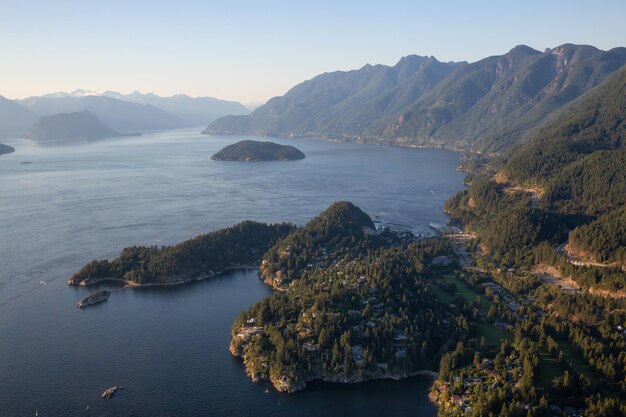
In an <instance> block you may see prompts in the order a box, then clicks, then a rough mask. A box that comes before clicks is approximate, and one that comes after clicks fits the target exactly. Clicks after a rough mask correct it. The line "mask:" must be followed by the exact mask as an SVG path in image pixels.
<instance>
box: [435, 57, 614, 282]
mask: <svg viewBox="0 0 626 417" xmlns="http://www.w3.org/2000/svg"><path fill="white" fill-rule="evenodd" d="M625 133H626V67H624V68H622V69H621V70H619V71H617V72H616V73H614V74H612V75H611V76H610V77H609V79H607V80H606V81H605V82H604V83H603V84H601V85H600V86H599V87H597V88H595V89H593V90H592V91H590V92H589V93H588V94H585V95H584V96H583V97H581V98H580V99H579V100H577V101H576V102H575V103H573V104H572V105H571V106H569V107H568V108H567V109H565V110H564V111H563V112H562V114H560V115H559V117H558V118H555V120H553V121H550V122H549V123H547V124H546V125H545V126H543V127H542V128H541V129H540V130H539V131H538V132H537V133H536V134H535V135H534V136H533V137H532V138H531V139H530V141H529V142H527V143H524V144H522V145H519V146H517V147H515V148H513V149H511V150H510V151H509V152H508V153H507V156H506V157H505V158H504V159H502V160H497V161H494V162H492V163H491V166H490V170H491V171H489V170H487V171H485V172H482V173H478V174H477V175H475V176H474V178H473V180H472V184H471V186H470V188H469V189H468V190H465V191H463V192H461V193H459V194H457V195H456V196H454V197H453V198H451V199H450V200H449V201H448V202H447V204H446V210H447V211H448V212H449V213H450V214H451V216H452V217H453V219H455V220H456V221H458V222H460V223H461V224H463V225H464V226H465V227H466V228H468V229H470V230H473V231H474V232H476V233H477V234H478V237H479V242H480V244H481V247H482V248H483V250H484V252H486V253H487V254H488V256H489V257H490V259H491V261H493V262H495V263H496V264H498V265H503V266H518V267H519V266H533V264H539V263H549V264H553V265H557V266H559V268H560V269H561V270H563V271H565V270H567V275H568V276H570V277H571V278H573V279H574V280H577V281H578V282H579V284H581V285H583V286H585V287H600V288H602V287H610V288H611V289H618V290H619V289H623V288H626V282H625V281H624V279H623V276H622V278H621V279H618V278H616V277H617V276H618V275H619V274H618V273H617V272H615V271H612V270H609V269H602V268H599V269H598V268H596V269H594V270H591V269H585V268H574V267H567V268H565V267H564V266H567V265H568V262H569V263H571V264H573V265H578V266H581V265H584V264H585V260H584V259H582V260H581V259H568V258H565V257H562V256H561V255H562V254H561V253H560V252H559V253H557V251H556V249H555V248H556V245H557V244H559V243H562V242H564V241H566V240H567V238H568V232H570V231H572V230H573V232H571V233H569V238H570V242H569V246H570V249H573V250H574V251H578V252H580V253H579V254H581V255H587V256H589V258H590V259H589V260H590V261H592V260H612V261H615V260H621V259H622V257H623V254H622V251H621V248H620V245H622V244H623V239H624V238H623V236H622V235H621V233H622V229H623V228H621V227H620V226H619V225H618V224H619V222H620V220H621V219H622V218H623V213H622V212H621V211H620V208H622V207H624V205H625V204H626V149H625V146H626V145H625V144H624V140H623V138H624V137H625V136H624V134H625ZM494 171H498V173H497V175H496V176H495V177H493V176H492V175H491V172H494ZM596 219H597V220H596ZM609 229H610V230H609ZM590 266H593V265H590ZM564 268H565V269H564Z"/></svg>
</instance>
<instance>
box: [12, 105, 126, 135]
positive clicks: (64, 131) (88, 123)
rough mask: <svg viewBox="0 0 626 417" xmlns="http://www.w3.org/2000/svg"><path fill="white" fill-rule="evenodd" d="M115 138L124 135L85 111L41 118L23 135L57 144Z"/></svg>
mask: <svg viewBox="0 0 626 417" xmlns="http://www.w3.org/2000/svg"><path fill="white" fill-rule="evenodd" d="M133 135H137V134H136V133H135V134H133ZM117 136H124V135H123V134H122V133H119V132H116V131H115V130H113V129H111V128H109V127H108V126H106V125H105V124H104V123H102V122H101V121H100V120H99V119H98V118H97V117H96V116H95V115H94V114H92V113H90V112H89V111H87V110H85V111H81V112H75V113H60V114H55V115H52V116H45V117H41V118H40V119H38V120H37V121H36V122H35V124H34V125H33V126H32V127H31V128H30V129H29V130H28V131H27V132H26V133H24V135H23V137H24V138H26V139H32V140H35V141H47V142H59V143H65V142H88V141H93V140H100V139H107V138H112V137H117Z"/></svg>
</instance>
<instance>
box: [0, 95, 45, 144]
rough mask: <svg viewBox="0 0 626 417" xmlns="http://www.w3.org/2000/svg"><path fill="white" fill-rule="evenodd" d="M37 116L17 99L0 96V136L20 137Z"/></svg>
mask: <svg viewBox="0 0 626 417" xmlns="http://www.w3.org/2000/svg"><path fill="white" fill-rule="evenodd" d="M35 120H37V116H36V115H35V114H34V113H33V112H32V111H30V110H29V109H27V108H25V107H24V106H22V105H20V104H19V103H18V102H17V101H14V100H9V99H6V98H4V97H2V96H0V138H11V137H13V138H17V137H20V136H21V135H22V134H23V133H24V132H26V129H28V128H29V127H30V126H32V124H33V123H34V122H35Z"/></svg>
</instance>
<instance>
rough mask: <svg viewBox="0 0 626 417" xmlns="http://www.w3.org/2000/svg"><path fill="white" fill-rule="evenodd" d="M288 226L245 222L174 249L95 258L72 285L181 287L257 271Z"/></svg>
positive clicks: (139, 248) (138, 249)
mask: <svg viewBox="0 0 626 417" xmlns="http://www.w3.org/2000/svg"><path fill="white" fill-rule="evenodd" d="M291 230H293V226H292V225H291V224H287V223H280V224H272V225H268V224H264V223H258V222H253V221H245V222H242V223H239V224H236V225H234V226H232V227H228V228H225V229H220V230H216V231H214V232H211V233H206V234H203V235H200V236H197V237H195V238H193V239H189V240H186V241H184V242H181V243H179V244H177V245H174V246H162V247H157V246H151V247H146V246H132V247H128V248H124V249H123V250H122V253H121V254H120V256H119V257H118V258H117V259H115V260H113V261H108V260H106V259H105V260H93V261H91V262H89V263H88V264H87V265H85V266H84V267H83V268H82V269H81V270H80V271H78V272H77V273H76V274H74V275H73V276H72V277H71V278H70V279H69V280H68V281H67V284H68V285H83V286H89V285H93V284H96V283H99V282H103V281H113V282H116V281H117V282H121V283H123V284H126V285H130V286H148V285H151V286H155V285H175V284H182V283H185V282H189V281H197V280H202V279H206V278H210V277H213V276H215V275H218V274H220V273H222V272H225V271H227V270H229V269H234V268H242V267H252V268H256V267H257V263H258V260H259V259H260V258H261V256H263V254H264V253H265V252H266V251H267V250H268V249H269V248H270V247H271V246H272V245H273V244H274V243H275V242H276V241H277V240H278V239H279V238H280V237H282V236H284V235H286V234H287V233H289V232H290V231H291Z"/></svg>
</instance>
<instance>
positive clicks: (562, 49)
mask: <svg viewBox="0 0 626 417" xmlns="http://www.w3.org/2000/svg"><path fill="white" fill-rule="evenodd" d="M624 64H626V48H615V49H612V50H610V51H601V50H598V49H596V48H594V47H591V46H585V45H571V44H566V45H562V46H559V47H556V48H553V49H548V50H546V51H545V52H543V53H541V52H539V51H536V50H533V49H532V48H529V47H527V46H517V47H515V48H513V49H512V50H511V51H509V52H508V53H506V54H504V55H501V56H492V57H488V58H485V59H483V60H480V61H478V62H475V63H472V64H467V63H464V62H461V63H453V62H451V63H441V62H439V61H437V60H436V59H435V58H432V57H431V58H427V57H419V56H409V57H406V58H403V59H402V60H400V62H398V63H397V64H396V65H395V66H393V67H388V66H385V65H375V66H370V65H366V66H365V67H363V68H361V69H359V70H356V71H347V72H342V71H338V72H333V73H326V74H322V75H319V76H317V77H315V78H313V79H311V80H308V81H305V82H303V83H301V84H299V85H297V86H295V87H294V88H292V89H291V90H289V91H288V92H287V93H286V94H285V95H284V96H282V97H275V98H273V99H271V100H269V101H268V102H267V103H266V104H265V105H263V106H261V107H259V108H258V109H256V110H255V111H254V112H252V113H251V114H250V115H248V116H227V117H223V118H220V119H218V120H216V121H214V122H213V123H211V124H210V125H209V126H208V127H207V129H206V130H205V131H204V133H206V134H256V135H267V136H321V137H329V138H337V139H344V140H351V141H358V142H374V143H391V144H398V145H428V146H445V147H451V148H461V149H475V150H490V151H493V150H496V151H500V150H502V149H505V148H507V147H509V146H512V145H514V144H515V143H517V142H518V141H519V140H520V139H521V138H522V137H523V136H525V135H526V133H527V131H528V130H529V129H532V128H534V127H536V126H537V125H539V124H540V123H541V122H543V121H544V120H547V119H549V117H550V115H551V114H553V113H554V112H555V111H557V110H558V109H560V108H562V107H563V106H564V105H566V104H568V103H570V102H571V101H572V100H575V99H576V98H578V97H580V96H581V95H582V94H584V93H585V92H587V91H589V90H591V89H592V88H593V87H595V86H597V85H598V84H600V83H601V82H602V81H603V80H604V79H605V78H606V77H607V76H608V75H609V74H611V73H612V72H614V71H616V70H617V69H619V68H620V67H621V66H623V65H624Z"/></svg>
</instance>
